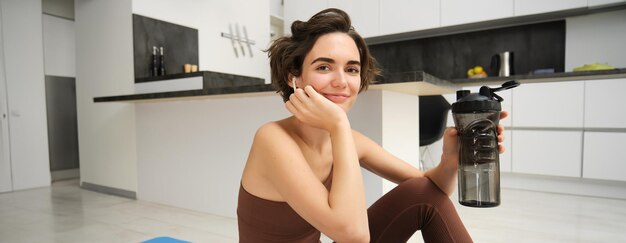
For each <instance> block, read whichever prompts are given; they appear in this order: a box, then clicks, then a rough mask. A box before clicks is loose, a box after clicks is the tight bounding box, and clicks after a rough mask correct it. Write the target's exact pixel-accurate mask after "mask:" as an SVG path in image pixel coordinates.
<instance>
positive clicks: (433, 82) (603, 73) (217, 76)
mask: <svg viewBox="0 0 626 243" xmlns="http://www.w3.org/2000/svg"><path fill="white" fill-rule="evenodd" d="M197 76H203V77H204V80H205V81H204V82H203V87H204V88H203V89H198V90H185V91H172V92H160V93H149V94H128V95H116V96H103V97H95V98H94V102H121V101H124V102H143V101H153V100H164V99H195V98H203V97H204V98H206V96H217V95H226V96H233V95H234V96H259V95H272V94H274V93H275V89H274V88H273V87H272V85H270V84H264V80H263V79H260V78H253V77H245V76H239V75H232V74H224V73H217V72H209V71H203V72H197V73H191V74H182V75H181V74H174V75H168V76H167V77H162V78H161V79H157V78H148V79H155V80H148V81H146V79H144V80H141V81H139V80H138V81H137V82H149V81H159V80H169V79H177V78H186V77H197ZM612 78H626V68H619V69H613V70H598V71H582V72H565V73H552V74H539V75H531V74H527V75H514V76H511V77H487V78H480V79H453V80H451V81H447V80H443V79H439V78H437V77H434V76H432V75H430V74H428V73H426V72H424V71H412V72H402V73H394V74H389V75H386V77H384V78H380V79H379V80H377V81H376V83H374V84H372V85H370V89H375V90H376V89H382V90H391V91H397V92H402V93H408V94H414V95H433V94H445V93H453V92H454V91H456V90H457V89H459V88H460V87H461V86H474V85H492V84H501V83H502V82H504V81H507V80H511V79H515V80H517V81H519V82H520V83H538V82H559V81H574V80H595V79H612ZM207 80H208V81H207Z"/></svg>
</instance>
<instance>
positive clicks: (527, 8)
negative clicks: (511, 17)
mask: <svg viewBox="0 0 626 243" xmlns="http://www.w3.org/2000/svg"><path fill="white" fill-rule="evenodd" d="M583 7H587V0H517V1H515V16H521V15H529V14H539V13H547V12H555V11H560V10H567V9H573V8H583Z"/></svg>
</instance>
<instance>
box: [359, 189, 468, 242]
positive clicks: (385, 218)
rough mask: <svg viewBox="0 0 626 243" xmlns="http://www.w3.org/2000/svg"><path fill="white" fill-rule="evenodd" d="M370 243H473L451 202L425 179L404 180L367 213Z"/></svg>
mask: <svg viewBox="0 0 626 243" xmlns="http://www.w3.org/2000/svg"><path fill="white" fill-rule="evenodd" d="M367 214H368V217H369V226H370V241H371V242H385V243H388V242H390V243H393V242H406V241H407V240H409V238H410V237H411V236H412V235H413V234H414V233H415V231H417V230H421V231H422V237H423V238H424V241H425V242H427V243H430V242H472V238H471V237H470V235H469V233H467V230H466V229H465V226H463V222H461V218H459V215H458V214H457V212H456V209H454V205H453V204H452V201H450V198H449V197H448V196H447V195H446V194H445V193H444V192H442V191H441V190H440V189H439V187H437V185H435V184H434V183H433V182H432V181H431V180H430V179H428V178H426V177H419V178H413V179H410V180H407V181H405V182H403V183H401V184H400V185H398V186H396V188H394V189H393V190H391V191H389V192H388V193H387V194H385V195H384V196H383V197H381V198H380V199H378V201H376V202H375V203H374V204H372V206H370V207H369V209H368V210H367Z"/></svg>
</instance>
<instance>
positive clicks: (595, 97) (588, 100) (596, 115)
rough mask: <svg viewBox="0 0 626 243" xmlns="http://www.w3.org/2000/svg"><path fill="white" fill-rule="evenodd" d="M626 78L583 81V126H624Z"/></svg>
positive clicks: (625, 120) (625, 119) (625, 117)
mask: <svg viewBox="0 0 626 243" xmlns="http://www.w3.org/2000/svg"><path fill="white" fill-rule="evenodd" d="M625 92H626V79H608V80H591V81H585V127H590V128H626V96H624V93H625Z"/></svg>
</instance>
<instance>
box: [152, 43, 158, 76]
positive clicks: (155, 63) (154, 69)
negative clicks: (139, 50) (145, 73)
mask: <svg viewBox="0 0 626 243" xmlns="http://www.w3.org/2000/svg"><path fill="white" fill-rule="evenodd" d="M157 58H158V57H157V47H156V46H152V63H151V64H150V76H152V77H156V76H159V60H158V59H157Z"/></svg>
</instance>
